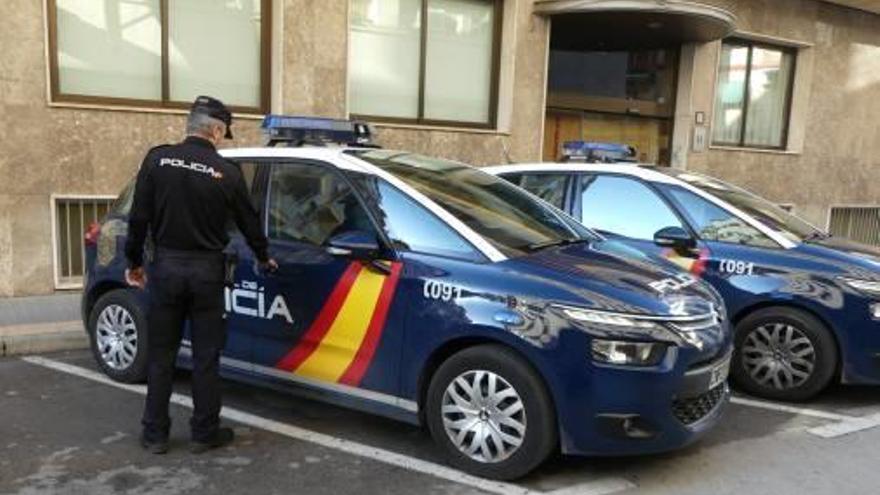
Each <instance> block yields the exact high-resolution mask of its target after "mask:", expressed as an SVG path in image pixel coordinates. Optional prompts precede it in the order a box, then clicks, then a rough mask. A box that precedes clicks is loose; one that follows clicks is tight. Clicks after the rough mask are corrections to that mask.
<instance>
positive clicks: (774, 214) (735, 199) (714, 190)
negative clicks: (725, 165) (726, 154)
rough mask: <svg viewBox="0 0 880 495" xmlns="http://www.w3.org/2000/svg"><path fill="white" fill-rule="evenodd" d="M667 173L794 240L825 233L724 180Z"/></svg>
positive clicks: (688, 173)
mask: <svg viewBox="0 0 880 495" xmlns="http://www.w3.org/2000/svg"><path fill="white" fill-rule="evenodd" d="M665 173H666V174H668V175H671V176H673V177H676V178H678V179H680V180H683V181H685V182H687V183H688V184H690V185H691V186H694V187H696V188H698V189H700V190H702V191H703V192H706V193H708V194H710V195H712V196H713V197H716V198H719V199H721V200H723V201H725V202H727V203H729V204H730V205H732V206H734V207H735V208H737V209H738V210H740V211H742V212H743V213H745V214H747V215H749V216H750V217H752V218H753V219H755V220H757V221H758V222H760V223H761V224H762V225H764V226H765V227H767V228H768V229H771V230H773V231H774V232H777V233H779V234H780V235H783V236H785V237H787V238H788V239H790V240H791V241H793V242H800V241H803V240H806V239H811V238H815V237H817V236H819V237H821V236H823V235H824V234H823V233H822V232H821V231H820V230H819V229H817V228H816V227H814V226H812V225H810V224H809V223H808V222H806V221H805V220H801V219H800V218H798V217H796V216H794V215H792V214H791V213H789V212H788V211H786V210H784V209H783V208H780V207H779V206H778V205H776V204H775V203H771V202H770V201H767V200H766V199H764V198H762V197H760V196H757V195H755V194H752V193H750V192H749V191H746V190H745V189H741V188H739V187H736V186H734V185H731V184H728V183H726V182H723V181H720V180H718V179H714V178H712V177H708V176H705V175H701V174H695V173H693V172H684V171H676V170H672V169H670V170H666V171H665Z"/></svg>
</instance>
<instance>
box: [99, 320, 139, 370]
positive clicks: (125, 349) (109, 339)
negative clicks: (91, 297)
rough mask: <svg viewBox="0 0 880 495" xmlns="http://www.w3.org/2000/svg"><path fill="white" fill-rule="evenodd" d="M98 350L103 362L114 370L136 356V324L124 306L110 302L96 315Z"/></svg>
mask: <svg viewBox="0 0 880 495" xmlns="http://www.w3.org/2000/svg"><path fill="white" fill-rule="evenodd" d="M95 336H96V343H97V347H98V352H99V353H100V354H101V359H102V360H103V361H104V363H105V364H106V365H107V366H109V367H110V368H112V369H114V370H124V369H127V368H128V367H129V366H131V364H132V363H134V360H135V358H136V357H137V351H138V349H137V343H138V338H137V326H136V325H135V321H134V317H133V316H132V315H131V313H130V312H129V311H128V310H127V309H125V308H124V307H122V306H120V305H118V304H111V305H109V306H107V307H106V308H104V309H103V310H102V311H101V313H100V314H99V315H98V322H97V325H96V328H95Z"/></svg>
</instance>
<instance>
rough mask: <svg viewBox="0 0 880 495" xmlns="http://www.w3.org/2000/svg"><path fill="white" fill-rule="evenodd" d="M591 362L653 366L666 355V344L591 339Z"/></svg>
mask: <svg viewBox="0 0 880 495" xmlns="http://www.w3.org/2000/svg"><path fill="white" fill-rule="evenodd" d="M592 348H593V360H594V361H596V362H599V363H607V364H620V365H629V366H654V365H656V364H657V363H659V362H660V361H661V360H662V359H663V356H664V355H665V354H666V344H660V343H656V342H626V341H621V340H602V339H593V344H592Z"/></svg>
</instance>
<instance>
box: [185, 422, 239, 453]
mask: <svg viewBox="0 0 880 495" xmlns="http://www.w3.org/2000/svg"><path fill="white" fill-rule="evenodd" d="M233 440H235V432H233V431H232V428H218V429H217V431H216V432H215V433H214V434H213V435H212V436H211V438H209V439H207V440H193V441H191V442H190V443H189V451H190V452H192V453H193V454H201V453H203V452H207V451H209V450H212V449H219V448H220V447H225V446H226V445H229V444H230V443H232V441H233Z"/></svg>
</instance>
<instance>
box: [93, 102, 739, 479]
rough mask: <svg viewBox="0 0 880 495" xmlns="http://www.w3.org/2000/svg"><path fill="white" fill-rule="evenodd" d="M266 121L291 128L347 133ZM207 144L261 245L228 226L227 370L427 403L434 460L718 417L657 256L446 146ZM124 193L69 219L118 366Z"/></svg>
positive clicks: (625, 446) (127, 301)
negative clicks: (96, 214) (266, 248)
mask: <svg viewBox="0 0 880 495" xmlns="http://www.w3.org/2000/svg"><path fill="white" fill-rule="evenodd" d="M265 125H266V127H267V128H268V130H269V132H270V133H271V134H272V135H273V136H274V139H275V140H276V141H278V140H281V141H285V140H286V141H291V142H294V143H298V144H302V143H307V142H310V141H320V143H322V144H323V143H326V142H327V141H342V142H346V143H352V142H354V141H356V140H357V138H358V137H359V136H362V134H360V133H359V132H358V130H359V129H361V130H362V127H361V126H358V125H353V124H352V123H349V122H344V121H329V120H314V119H312V120H303V119H296V118H284V117H271V116H270V117H267V119H266V123H265ZM288 144H290V143H288ZM222 154H223V155H224V156H225V157H226V158H228V159H229V160H232V161H234V162H235V163H237V164H238V165H239V166H240V167H241V169H242V171H243V173H244V175H245V177H246V178H247V182H248V185H249V187H250V189H251V191H252V194H253V201H254V203H255V205H256V206H257V207H258V208H259V210H260V212H261V215H262V218H263V219H264V221H265V228H266V233H267V235H268V237H269V239H270V253H271V255H272V256H273V257H274V258H275V259H276V260H277V261H278V263H279V265H280V268H279V270H278V272H277V273H274V274H264V273H261V272H260V271H259V270H258V269H257V268H255V266H256V263H255V261H254V259H253V258H252V255H251V254H250V251H249V250H248V249H247V248H246V246H245V244H244V241H243V239H242V238H241V236H240V235H238V234H235V233H233V234H232V241H231V243H230V246H229V249H228V251H229V253H230V256H236V257H237V270H236V272H235V282H234V284H232V286H230V287H229V288H228V289H227V292H226V307H227V319H228V331H229V340H228V345H227V348H226V351H225V353H224V355H223V358H222V367H223V372H224V373H225V375H226V376H228V377H232V378H237V379H242V380H247V381H251V382H256V383H261V384H266V385H271V386H276V387H279V386H280V387H295V388H296V390H298V391H300V392H307V393H311V395H313V396H315V397H317V398H319V399H322V400H327V401H330V402H334V403H337V404H342V405H345V406H349V407H354V408H358V409H362V410H365V411H369V412H373V413H377V414H382V415H386V416H390V417H393V418H397V419H400V420H404V421H408V422H412V423H416V424H420V423H421V424H426V425H427V426H428V428H429V430H430V432H431V433H432V436H433V437H434V439H435V440H436V442H437V443H438V444H439V445H440V446H441V447H442V448H443V449H444V450H445V451H446V453H447V454H448V456H449V459H450V462H451V463H452V464H453V465H455V466H458V467H460V468H462V469H464V470H467V471H469V472H471V473H475V474H478V475H481V476H485V477H490V478H498V479H511V478H516V477H520V476H522V475H524V474H526V473H528V472H529V471H530V470H532V469H533V468H535V467H536V466H538V465H539V464H540V463H541V462H542V461H543V460H544V459H545V458H547V456H548V455H550V454H551V453H552V452H554V451H556V450H560V449H561V451H562V452H564V453H569V454H589V455H622V454H635V453H646V452H659V451H664V450H669V449H674V448H678V447H681V446H683V445H686V444H688V443H690V442H692V441H693V440H695V439H696V438H698V437H699V436H701V435H702V434H703V433H705V432H706V431H707V430H709V429H710V428H711V427H712V426H713V425H714V424H715V423H716V422H717V420H718V418H719V417H720V415H721V412H722V410H723V408H724V404H725V403H726V400H727V396H728V391H727V385H726V382H725V379H726V377H727V370H728V365H729V359H730V352H731V345H732V344H731V338H730V335H729V331H728V326H727V324H726V321H725V320H724V315H723V311H724V310H723V305H722V303H721V302H720V299H719V298H718V296H717V294H716V293H715V292H714V291H713V290H712V289H711V288H709V286H708V285H706V284H704V283H703V282H700V281H698V280H696V279H695V278H693V277H691V276H689V275H687V274H685V273H684V272H682V271H679V270H677V269H675V268H674V267H673V265H671V264H666V263H665V262H663V261H660V262H654V261H652V260H651V259H650V258H649V257H647V256H645V255H643V254H640V253H639V252H637V251H635V250H632V249H629V248H626V247H625V246H623V245H622V244H620V243H617V242H612V241H607V240H605V239H603V238H602V237H600V236H598V235H596V234H593V233H591V232H590V231H589V230H587V229H585V228H584V227H582V226H580V225H579V224H578V223H577V222H575V221H574V220H572V219H571V218H569V217H567V216H566V215H565V214H563V213H562V212H560V211H558V210H555V209H553V208H551V207H549V206H548V205H547V204H546V203H544V202H542V201H539V200H537V199H535V198H534V197H533V196H531V195H530V194H528V193H526V192H524V191H522V190H521V189H519V188H516V187H514V186H512V185H510V184H508V183H507V182H506V181H503V180H501V179H498V178H495V177H493V176H491V175H489V174H486V173H483V172H481V171H479V170H477V169H474V168H471V167H468V166H466V165H462V164H460V163H455V162H450V161H445V160H440V159H434V158H428V157H425V156H420V155H416V154H412V153H407V152H401V151H388V150H381V149H375V148H370V147H365V146H358V145H351V146H311V147H309V146H293V147H291V146H286V147H264V148H250V149H232V150H224V151H223V152H222ZM130 202H131V186H129V188H128V189H127V190H126V191H125V192H124V193H123V194H122V195H121V197H120V199H119V200H118V201H117V203H116V205H115V206H114V208H113V210H112V211H111V213H110V214H109V215H108V217H107V218H106V219H105V220H104V221H103V222H102V223H101V224H100V225H98V226H96V227H95V228H94V230H93V231H92V232H90V233H89V235H88V236H87V241H88V242H87V244H89V246H88V249H87V267H88V273H87V282H86V287H85V291H84V295H83V314H84V318H85V319H86V321H87V329H88V332H89V336H90V338H91V340H92V349H93V352H94V355H95V358H96V360H97V362H98V363H99V365H100V367H101V368H102V369H103V371H104V372H106V373H107V374H108V375H109V376H111V377H112V378H114V379H117V380H120V381H126V382H129V381H138V380H141V379H143V377H144V371H145V370H144V367H145V363H146V353H145V350H144V340H145V338H146V330H145V328H144V327H145V324H146V319H145V316H146V311H147V306H146V298H147V297H148V296H147V295H146V294H145V293H144V292H143V291H137V290H132V289H130V288H127V287H126V286H125V285H124V283H123V270H124V267H125V262H124V259H123V258H124V256H123V254H122V246H123V244H124V242H123V239H124V236H125V230H126V215H127V212H128V208H129V206H130ZM188 355H189V348H188V342H184V348H183V350H182V353H181V363H182V364H183V365H186V364H187V357H188Z"/></svg>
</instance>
